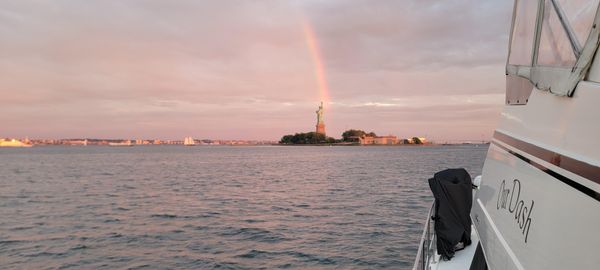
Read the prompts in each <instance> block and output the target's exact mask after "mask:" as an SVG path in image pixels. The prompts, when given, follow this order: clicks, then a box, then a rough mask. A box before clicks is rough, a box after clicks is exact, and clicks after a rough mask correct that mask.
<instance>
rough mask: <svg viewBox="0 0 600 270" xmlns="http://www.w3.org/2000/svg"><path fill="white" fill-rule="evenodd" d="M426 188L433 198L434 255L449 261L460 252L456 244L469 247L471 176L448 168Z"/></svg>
mask: <svg viewBox="0 0 600 270" xmlns="http://www.w3.org/2000/svg"><path fill="white" fill-rule="evenodd" d="M429 187H430V188H431V191H432V192H433V196H434V197H435V207H434V209H435V211H434V213H433V216H432V219H433V220H434V222H435V223H434V228H435V234H436V239H437V240H436V244H437V252H438V254H440V255H441V256H442V259H444V260H450V259H451V258H452V257H453V256H454V252H455V251H456V250H458V249H460V248H458V247H459V246H461V245H459V243H462V246H463V247H465V246H468V245H470V244H471V217H470V213H471V205H472V204H473V196H472V190H473V189H472V187H473V186H472V184H471V176H470V175H469V173H467V171H466V170H465V169H447V170H444V171H440V172H438V173H436V174H435V175H434V176H433V178H431V179H429ZM457 245H458V246H457Z"/></svg>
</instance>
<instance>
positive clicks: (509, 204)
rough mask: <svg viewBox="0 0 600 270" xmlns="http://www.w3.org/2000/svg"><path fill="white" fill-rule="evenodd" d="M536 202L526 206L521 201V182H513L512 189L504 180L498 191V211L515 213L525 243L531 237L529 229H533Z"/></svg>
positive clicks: (517, 180) (516, 180) (523, 201)
mask: <svg viewBox="0 0 600 270" xmlns="http://www.w3.org/2000/svg"><path fill="white" fill-rule="evenodd" d="M533 204H534V201H533V200H531V203H530V204H527V205H526V204H525V200H523V199H521V181H519V179H515V180H513V183H512V188H510V187H509V188H507V187H506V180H502V183H501V184H500V188H499V189H498V201H497V202H496V209H497V210H500V209H504V210H507V211H508V212H509V213H511V214H513V213H514V218H515V222H516V223H517V225H519V229H521V230H522V231H521V233H522V234H523V236H525V243H527V237H528V236H529V228H530V227H531V212H532V211H533Z"/></svg>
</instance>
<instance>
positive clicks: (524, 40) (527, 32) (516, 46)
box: [508, 0, 538, 66]
mask: <svg viewBox="0 0 600 270" xmlns="http://www.w3.org/2000/svg"><path fill="white" fill-rule="evenodd" d="M515 4H516V5H517V6H516V11H515V12H516V13H515V19H514V23H513V30H512V32H513V34H512V39H511V44H510V57H509V61H508V62H509V63H510V64H512V65H524V66H530V65H531V59H532V51H533V41H534V38H535V27H536V25H535V21H536V17H537V16H536V15H537V9H538V3H537V1H530V0H517V1H516V3H515Z"/></svg>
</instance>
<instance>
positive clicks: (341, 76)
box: [0, 0, 512, 140]
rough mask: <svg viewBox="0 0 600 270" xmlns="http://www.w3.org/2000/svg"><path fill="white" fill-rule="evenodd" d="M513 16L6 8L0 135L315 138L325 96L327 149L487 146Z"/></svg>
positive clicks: (213, 7)
mask: <svg viewBox="0 0 600 270" xmlns="http://www.w3.org/2000/svg"><path fill="white" fill-rule="evenodd" d="M511 11H512V1H492V0H485V1H481V0H474V1H463V0H455V1H450V0H444V1H423V0H414V1H411V0H389V1H387V0H364V1H358V0H357V1H353V0H327V1H315V0H305V1H283V0H277V1H275V0H274V1H229V0H226V1H183V0H180V1H166V0H162V1H152V0H144V1H135V0H132V1H104V0H98V1H91V0H90V1H75V0H73V1H60V0H58V1H45V0H44V1H33V0H31V1H30V0H27V1H22V0H15V1H10V0H4V1H2V4H1V5H0V137H25V136H29V137H30V138H73V137H94V138H160V139H181V138H183V137H184V136H194V137H195V138H213V139H217V138H221V139H279V138H280V137H281V136H282V135H284V134H288V133H293V132H304V131H312V130H314V125H315V120H316V114H315V110H316V109H317V106H318V103H319V101H320V100H321V99H325V98H326V97H325V96H328V100H325V101H326V104H325V105H326V111H325V123H326V125H327V131H328V135H330V136H334V137H340V134H341V133H342V132H343V131H344V130H345V129H349V128H359V129H364V130H368V131H375V132H376V133H378V134H396V135H398V136H401V137H409V136H410V137H412V136H416V135H418V136H427V137H429V138H433V139H435V140H468V139H481V138H482V137H483V138H488V137H489V136H490V135H491V134H492V130H493V128H494V126H495V124H496V119H497V117H498V115H499V112H500V110H501V107H502V104H503V100H504V94H503V93H504V62H505V56H506V52H507V49H506V46H507V43H508V31H509V27H510V26H509V24H510V16H511V14H510V13H511ZM305 26H308V27H309V28H311V29H312V31H313V32H314V36H315V38H316V43H317V45H318V47H319V49H320V55H321V57H320V58H321V59H320V60H321V61H322V64H323V67H324V71H325V77H326V79H327V86H328V88H329V90H328V94H327V95H324V94H323V93H322V91H321V90H320V89H319V84H318V81H317V77H316V76H315V70H316V63H315V60H314V57H313V55H311V51H310V49H309V47H310V46H308V44H309V43H307V38H306V34H305V31H304V27H305Z"/></svg>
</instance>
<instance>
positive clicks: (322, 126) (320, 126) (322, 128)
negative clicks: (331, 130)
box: [317, 123, 325, 135]
mask: <svg viewBox="0 0 600 270" xmlns="http://www.w3.org/2000/svg"><path fill="white" fill-rule="evenodd" d="M317 133H320V134H323V135H325V124H323V123H318V124H317Z"/></svg>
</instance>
